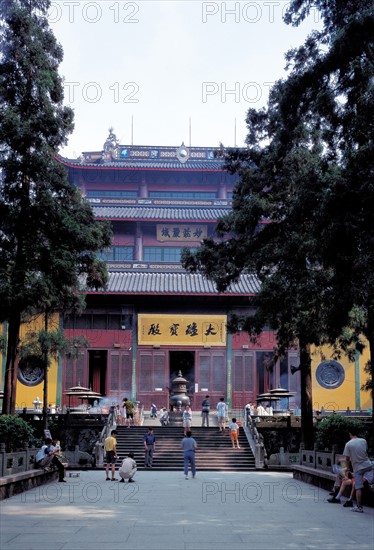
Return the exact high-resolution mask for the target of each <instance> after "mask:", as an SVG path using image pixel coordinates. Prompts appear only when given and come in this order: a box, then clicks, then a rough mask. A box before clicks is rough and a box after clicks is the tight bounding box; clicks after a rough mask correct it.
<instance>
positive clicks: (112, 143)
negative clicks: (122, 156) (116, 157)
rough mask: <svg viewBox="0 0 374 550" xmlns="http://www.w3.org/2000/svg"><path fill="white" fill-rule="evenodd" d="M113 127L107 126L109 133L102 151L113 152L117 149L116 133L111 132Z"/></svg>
mask: <svg viewBox="0 0 374 550" xmlns="http://www.w3.org/2000/svg"><path fill="white" fill-rule="evenodd" d="M113 130H114V128H112V127H110V128H109V135H108V137H107V138H106V142H105V143H104V147H103V149H104V151H105V152H107V153H110V152H113V151H115V150H116V149H117V147H118V145H119V140H118V139H117V136H116V134H115V133H114V132H113Z"/></svg>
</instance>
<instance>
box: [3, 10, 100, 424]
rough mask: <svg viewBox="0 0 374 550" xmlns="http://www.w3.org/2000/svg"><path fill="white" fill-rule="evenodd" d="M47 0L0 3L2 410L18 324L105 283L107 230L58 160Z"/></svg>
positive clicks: (11, 396) (11, 379) (58, 117)
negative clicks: (103, 256) (4, 344)
mask: <svg viewBox="0 0 374 550" xmlns="http://www.w3.org/2000/svg"><path fill="white" fill-rule="evenodd" d="M49 5H50V2H49V0H8V1H6V2H2V3H1V5H0V25H1V27H0V50H1V52H2V53H1V57H0V168H1V183H0V322H1V321H7V324H8V330H7V353H6V368H5V386H4V401H3V413H5V414H12V413H14V410H15V404H16V382H17V350H18V344H19V330H20V324H21V322H22V320H23V318H24V315H25V314H26V313H27V312H28V311H29V309H30V308H32V309H33V310H35V309H37V310H39V311H41V312H45V311H50V310H51V309H59V308H61V309H63V308H66V307H73V308H75V307H79V305H81V303H82V302H81V296H80V294H79V293H80V291H82V290H83V285H82V281H83V282H84V283H85V284H84V287H85V288H87V287H91V288H92V287H94V288H100V287H102V286H104V285H105V282H106V278H107V274H106V269H105V265H104V264H103V263H102V262H100V261H99V260H98V259H97V257H96V253H97V251H98V250H101V249H102V248H104V247H107V246H108V245H109V244H110V229H109V227H108V226H107V225H105V224H101V223H99V222H97V221H95V219H94V216H93V213H92V210H91V208H90V206H89V205H88V204H87V203H86V202H85V201H84V200H83V198H82V197H81V195H80V193H79V192H78V191H77V190H76V189H75V188H73V187H72V186H71V185H70V184H69V183H68V182H67V176H66V172H65V170H64V168H63V167H62V166H61V165H60V164H59V163H58V162H57V161H56V159H55V155H56V153H57V151H58V148H59V147H60V146H61V145H63V144H65V143H66V140H67V136H68V134H69V133H70V132H71V131H72V129H73V112H72V110H71V109H70V108H69V107H65V106H63V85H62V79H61V77H60V76H59V74H58V67H59V64H60V63H61V61H62V57H63V52H62V48H61V46H60V45H59V44H58V43H57V42H56V40H55V37H54V35H53V33H52V31H51V30H50V28H49V26H48V21H47V12H48V8H49Z"/></svg>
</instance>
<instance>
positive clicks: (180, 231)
mask: <svg viewBox="0 0 374 550" xmlns="http://www.w3.org/2000/svg"><path fill="white" fill-rule="evenodd" d="M156 228H157V240H158V241H159V242H166V241H170V242H171V241H177V242H178V241H198V242H200V241H202V240H203V239H206V238H207V236H208V227H207V226H206V225H194V224H157V226H156Z"/></svg>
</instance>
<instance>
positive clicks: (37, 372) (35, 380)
mask: <svg viewBox="0 0 374 550" xmlns="http://www.w3.org/2000/svg"><path fill="white" fill-rule="evenodd" d="M43 378H44V365H43V361H42V360H41V359H40V357H36V356H35V355H30V357H27V358H25V359H21V360H20V362H19V364H18V380H19V381H20V382H21V383H22V384H24V385H25V386H37V385H38V384H40V382H42V380H43Z"/></svg>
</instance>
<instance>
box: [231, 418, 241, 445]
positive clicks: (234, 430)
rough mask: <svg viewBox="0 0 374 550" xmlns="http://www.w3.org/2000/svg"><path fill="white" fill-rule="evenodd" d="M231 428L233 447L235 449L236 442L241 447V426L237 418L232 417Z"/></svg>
mask: <svg viewBox="0 0 374 550" xmlns="http://www.w3.org/2000/svg"><path fill="white" fill-rule="evenodd" d="M229 430H230V437H231V443H232V448H233V449H235V443H236V446H237V448H238V449H240V446H239V439H238V434H239V426H238V425H237V423H236V418H233V419H232V422H231V424H230V426H229Z"/></svg>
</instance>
